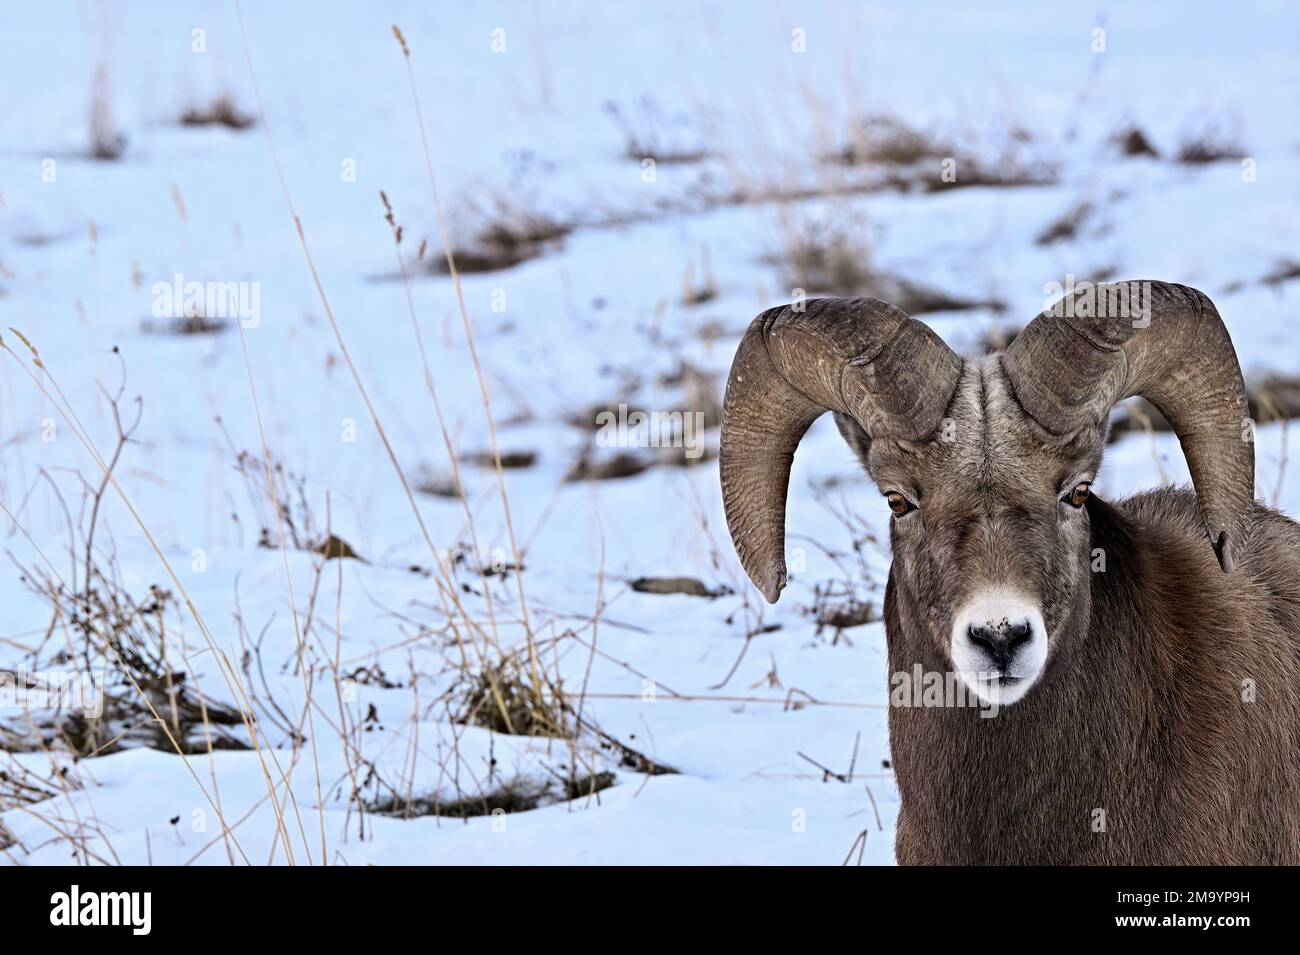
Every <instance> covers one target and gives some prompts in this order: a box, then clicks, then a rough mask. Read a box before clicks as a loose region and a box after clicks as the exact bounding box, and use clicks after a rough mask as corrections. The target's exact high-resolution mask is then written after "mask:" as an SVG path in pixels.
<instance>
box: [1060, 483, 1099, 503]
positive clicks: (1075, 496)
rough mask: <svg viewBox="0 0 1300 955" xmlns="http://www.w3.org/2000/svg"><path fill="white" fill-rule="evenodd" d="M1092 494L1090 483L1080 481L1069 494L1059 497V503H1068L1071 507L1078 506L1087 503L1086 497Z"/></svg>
mask: <svg viewBox="0 0 1300 955" xmlns="http://www.w3.org/2000/svg"><path fill="white" fill-rule="evenodd" d="M1091 494H1092V485H1091V484H1089V483H1088V482H1087V481H1081V482H1080V483H1078V484H1076V485H1075V486H1074V490H1072V491H1071V492H1070V493H1069V494H1067V495H1065V497H1063V498H1061V503H1063V504H1069V505H1070V506H1071V507H1074V508H1079V507H1083V505H1084V504H1086V503H1088V498H1089V496H1090V495H1091Z"/></svg>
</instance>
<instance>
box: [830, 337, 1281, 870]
mask: <svg viewBox="0 0 1300 955" xmlns="http://www.w3.org/2000/svg"><path fill="white" fill-rule="evenodd" d="M948 415H949V416H948V419H947V420H946V422H945V427H944V428H941V429H940V434H941V435H942V436H943V437H941V438H940V439H936V440H934V441H930V442H927V443H923V444H915V443H911V442H901V441H897V440H892V439H880V440H877V441H875V442H872V441H870V440H869V439H868V438H867V436H866V434H865V432H863V431H862V429H861V428H859V427H857V426H856V425H855V424H854V422H853V421H852V419H848V418H844V417H842V416H837V422H838V423H839V425H840V429H841V432H842V433H843V434H844V436H845V438H846V439H847V440H848V442H849V444H850V445H851V446H852V447H853V448H854V450H855V451H856V452H857V453H858V455H859V456H860V457H861V458H862V460H863V463H864V464H865V466H866V467H867V470H868V471H869V473H870V474H871V476H872V477H873V479H874V480H875V481H876V483H877V485H878V486H879V487H880V489H881V490H882V491H899V492H901V493H905V494H906V495H907V496H908V497H909V498H911V499H912V500H914V501H915V502H916V503H917V504H918V505H919V508H918V510H917V511H914V512H912V513H910V514H908V515H905V516H901V517H897V518H895V519H894V521H893V528H892V533H891V540H892V543H893V548H894V564H893V568H892V569H891V572H890V578H889V585H888V588H887V591H886V597H885V624H886V632H887V637H888V645H889V664H890V670H891V672H892V673H900V672H910V671H911V670H912V669H913V667H914V665H916V664H918V663H919V664H920V665H921V666H922V668H923V669H924V670H925V671H927V672H945V671H948V670H951V668H952V664H951V662H950V660H949V659H948V641H949V630H950V627H951V620H952V614H953V612H954V609H955V608H956V607H958V606H960V604H961V602H962V600H964V599H965V598H966V597H968V596H969V595H970V594H971V593H972V592H973V590H975V589H977V588H979V587H981V586H992V585H999V586H1001V585H1012V586H1015V587H1016V588H1017V589H1019V590H1021V591H1023V592H1026V593H1028V594H1029V595H1030V596H1032V597H1035V598H1037V599H1038V600H1039V601H1041V606H1042V613H1043V617H1044V620H1045V622H1046V625H1047V630H1048V647H1049V651H1048V652H1049V655H1048V659H1047V664H1046V667H1045V670H1044V672H1043V674H1042V676H1041V677H1040V678H1039V681H1038V682H1037V684H1036V685H1034V686H1033V687H1032V688H1031V689H1030V690H1029V692H1028V693H1027V694H1026V696H1025V697H1024V699H1022V700H1020V701H1019V702H1017V703H1014V704H1011V705H1009V706H1005V707H1002V708H1001V709H1000V710H999V712H998V714H997V715H996V716H994V717H992V718H987V717H981V715H980V710H979V709H976V708H969V707H966V708H961V707H930V708H925V707H918V708H906V707H896V708H892V709H891V712H890V720H889V733H890V742H891V748H892V751H893V758H894V759H893V762H894V768H895V773H896V776H897V781H898V786H899V790H900V792H901V795H902V809H901V812H900V815H899V820H898V831H897V857H898V861H899V862H900V863H904V864H916V863H923V864H926V863H928V864H936V863H953V864H1107V865H1114V864H1239V863H1256V864H1260V863H1262V864H1270V863H1290V864H1297V863H1300V526H1297V525H1296V524H1295V523H1293V522H1292V521H1290V520H1288V519H1287V518H1285V517H1283V516H1281V515H1280V514H1277V513H1276V512H1274V511H1271V510H1269V509H1267V508H1264V507H1262V506H1259V507H1257V509H1256V512H1255V519H1254V526H1253V528H1252V530H1251V533H1250V536H1249V537H1248V539H1247V540H1246V542H1245V544H1244V546H1243V548H1242V552H1241V554H1240V555H1239V564H1238V568H1237V570H1236V571H1235V572H1234V573H1232V574H1224V573H1223V572H1222V571H1221V570H1220V568H1219V566H1218V564H1217V563H1216V560H1215V557H1214V553H1213V551H1212V549H1211V547H1210V545H1209V543H1208V542H1207V540H1206V536H1205V532H1204V527H1203V524H1202V519H1201V511H1200V506H1199V504H1198V501H1197V498H1196V495H1195V494H1194V492H1193V491H1192V490H1191V489H1187V488H1180V489H1175V488H1165V489H1161V490H1158V491H1153V492H1149V493H1145V494H1140V495H1138V496H1136V497H1133V498H1130V499H1128V500H1125V501H1120V502H1118V503H1116V504H1108V503H1106V502H1104V501H1102V500H1100V499H1098V498H1097V497H1095V496H1094V497H1093V498H1092V499H1091V500H1090V501H1089V502H1088V504H1087V506H1086V507H1084V508H1083V509H1082V510H1074V509H1073V508H1070V507H1069V506H1068V505H1066V504H1062V503H1060V500H1059V499H1060V497H1061V494H1062V490H1063V489H1067V490H1068V487H1069V486H1070V485H1072V483H1073V482H1075V481H1077V480H1086V479H1088V478H1090V477H1091V476H1093V475H1095V473H1096V469H1097V468H1098V467H1100V463H1101V453H1102V449H1103V447H1104V437H1105V436H1104V434H1103V433H1102V432H1101V430H1100V429H1092V428H1088V429H1085V430H1084V431H1082V432H1079V433H1076V434H1073V435H1070V436H1068V437H1067V438H1065V439H1060V438H1055V437H1053V436H1051V435H1049V434H1047V433H1046V432H1044V431H1043V430H1042V429H1041V428H1039V427H1038V426H1037V424H1036V423H1035V422H1034V421H1033V420H1032V419H1031V418H1029V417H1028V416H1026V415H1025V414H1024V412H1023V411H1022V410H1020V408H1019V405H1018V404H1017V402H1016V399H1015V396H1014V394H1012V392H1011V389H1010V387H1009V385H1008V384H1007V381H1006V378H1005V374H1004V372H1003V369H1002V366H1001V364H1000V360H999V359H998V357H997V356H994V357H993V358H990V359H987V360H985V361H984V362H983V363H981V364H975V363H967V364H966V365H965V367H964V368H963V370H962V375H961V380H960V382H959V385H958V389H957V393H956V395H955V396H954V398H953V401H952V404H951V407H950V408H949V412H948ZM1098 553H1101V554H1104V560H1105V571H1104V572H1096V571H1094V569H1093V564H1094V562H1095V560H1096V557H1097V554H1098ZM1249 681H1253V700H1250V699H1248V698H1249V697H1250V692H1249V690H1250V687H1251V683H1250V682H1249ZM1098 810H1101V811H1103V812H1104V828H1102V827H1099V826H1098V820H1099V819H1100V818H1101V817H1099V815H1098V813H1097V811H1098Z"/></svg>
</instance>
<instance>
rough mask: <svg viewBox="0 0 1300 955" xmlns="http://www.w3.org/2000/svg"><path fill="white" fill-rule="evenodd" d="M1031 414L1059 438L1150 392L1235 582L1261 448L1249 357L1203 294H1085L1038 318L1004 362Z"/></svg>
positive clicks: (1126, 285) (1156, 288) (1152, 288)
mask: <svg viewBox="0 0 1300 955" xmlns="http://www.w3.org/2000/svg"><path fill="white" fill-rule="evenodd" d="M1002 363H1003V366H1004V368H1005V369H1006V373H1007V377H1008V378H1009V379H1010V381H1011V385H1012V388H1013V389H1014V390H1015V393H1016V397H1017V399H1018V400H1019V401H1020V405H1021V407H1023V408H1024V410H1025V411H1026V412H1027V413H1028V414H1029V415H1030V416H1032V417H1033V418H1034V419H1035V420H1036V421H1037V422H1038V423H1039V424H1040V425H1042V426H1043V427H1044V428H1045V429H1047V430H1048V431H1050V432H1052V433H1053V434H1058V435H1064V434H1069V433H1070V432H1071V431H1075V430H1077V429H1079V428H1081V427H1084V426H1085V425H1088V426H1097V425H1099V424H1100V423H1101V422H1102V421H1103V420H1104V419H1105V418H1106V416H1107V415H1108V414H1109V413H1110V409H1111V408H1112V406H1114V404H1115V403H1116V402H1118V401H1122V400H1124V399H1125V398H1129V397H1132V396H1134V395H1141V396H1142V397H1144V398H1146V399H1147V400H1148V401H1150V402H1151V403H1152V404H1153V405H1155V406H1156V407H1157V408H1159V409H1160V413H1161V414H1163V415H1164V416H1165V417H1166V418H1168V419H1169V423H1170V424H1171V425H1172V426H1173V429H1174V432H1175V433H1176V434H1177V435H1178V440H1179V441H1180V442H1181V443H1182V446H1183V454H1184V455H1186V457H1187V463H1188V466H1189V468H1190V469H1191V473H1192V481H1193V483H1194V484H1195V485H1196V493H1197V496H1198V497H1199V499H1200V502H1201V511H1202V514H1203V516H1204V519H1205V529H1206V534H1207V535H1208V536H1209V539H1210V543H1211V545H1212V546H1213V547H1214V552H1215V554H1216V556H1217V557H1218V558H1219V565H1220V566H1221V567H1222V568H1223V571H1224V573H1231V572H1232V570H1233V568H1234V567H1235V564H1236V560H1235V554H1236V553H1239V552H1240V551H1239V548H1240V547H1241V545H1242V543H1243V542H1244V540H1245V537H1246V534H1247V531H1248V529H1249V525H1250V518H1251V513H1252V511H1253V508H1254V498H1255V451H1254V445H1253V444H1252V443H1251V442H1250V440H1249V438H1250V436H1249V433H1248V431H1247V430H1246V429H1247V425H1246V424H1245V422H1246V420H1247V418H1248V416H1249V411H1248V410H1247V405H1246V387H1245V384H1244V383H1243V381H1242V378H1241V366H1240V365H1239V364H1238V362H1237V353H1236V351H1235V350H1234V349H1233V347H1232V340H1231V339H1230V338H1229V337H1228V330H1227V329H1226V328H1225V327H1224V325H1223V319H1222V318H1220V317H1219V313H1218V311H1217V310H1216V309H1215V307H1214V304H1213V303H1212V302H1211V301H1210V300H1209V298H1207V297H1206V295H1205V294H1204V293H1203V292H1199V291H1197V290H1196V289H1193V288H1188V287H1186V286H1184V285H1173V284H1171V283H1168V282H1118V283H1114V284H1107V285H1094V286H1090V287H1088V288H1083V289H1081V290H1079V291H1078V292H1076V293H1075V295H1074V296H1073V298H1070V299H1063V300H1062V301H1061V302H1058V303H1056V305H1054V306H1053V307H1052V308H1049V309H1048V310H1047V311H1045V312H1043V313H1042V314H1041V315H1039V316H1038V317H1037V318H1035V319H1034V320H1033V321H1032V322H1030V323H1029V325H1028V326H1027V327H1026V328H1025V330H1024V331H1022V332H1021V333H1020V335H1019V336H1018V337H1017V338H1016V340H1015V341H1014V342H1012V343H1011V346H1010V347H1009V348H1008V349H1007V351H1006V354H1004V355H1003V357H1002Z"/></svg>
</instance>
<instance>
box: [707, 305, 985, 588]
mask: <svg viewBox="0 0 1300 955" xmlns="http://www.w3.org/2000/svg"><path fill="white" fill-rule="evenodd" d="M960 372H961V360H960V359H959V358H957V356H956V355H954V354H953V353H952V352H951V351H950V350H949V348H948V346H947V345H945V344H944V343H943V340H942V339H941V338H939V336H938V335H936V334H935V333H934V332H932V331H931V330H930V329H929V328H928V327H927V326H925V325H924V324H922V323H921V322H918V321H916V320H915V319H913V318H909V317H908V315H907V314H906V313H905V312H902V311H900V310H899V309H897V308H895V307H894V306H892V305H889V304H887V303H885V302H879V301H876V300H875V299H872V298H845V299H837V298H825V299H810V300H809V301H807V302H805V303H803V306H802V308H800V307H798V306H793V305H785V306H782V307H780V308H773V309H769V310H768V311H766V312H764V313H763V314H761V315H759V316H758V317H757V318H756V319H754V321H753V323H752V324H750V326H749V330H748V331H746V332H745V337H744V338H743V339H741V342H740V347H739V348H738V349H737V350H736V357H735V360H734V361H733V362H732V364H731V376H730V377H729V378H728V380H727V394H726V398H725V399H724V401H723V406H722V447H721V453H720V462H719V463H720V469H721V474H722V503H723V506H724V507H725V509H726V513H727V528H728V529H729V530H730V531H731V539H732V541H733V543H734V544H735V545H736V553H737V554H739V555H740V562H741V564H742V565H743V566H744V568H745V572H746V573H747V574H749V579H750V580H752V581H753V582H754V584H755V586H757V587H758V589H759V590H760V591H762V593H763V596H764V597H766V598H767V600H768V602H770V603H776V600H777V598H778V597H779V596H780V595H781V590H782V588H783V587H785V583H786V571H785V500H786V492H787V490H788V489H789V485H790V465H791V462H792V461H793V460H794V452H795V448H797V447H798V446H799V440H800V439H801V438H802V437H803V435H804V432H806V431H807V430H808V426H809V425H811V424H812V423H813V421H814V420H816V419H817V417H818V416H820V415H821V414H822V413H823V412H826V411H838V412H841V413H843V414H847V415H849V416H850V417H852V418H853V419H854V420H855V421H857V422H858V424H859V425H861V426H862V428H863V430H864V431H866V432H867V434H868V435H869V436H870V437H872V438H877V437H880V436H882V435H891V436H894V437H898V438H903V439H907V440H921V439H924V438H926V437H928V436H929V435H930V434H932V433H933V432H934V431H935V429H936V428H937V427H938V425H939V422H940V421H941V420H942V418H943V414H944V411H945V410H946V409H947V407H948V402H949V401H950V400H951V398H952V395H953V392H954V391H955V389H956V387H957V378H958V376H959V375H960Z"/></svg>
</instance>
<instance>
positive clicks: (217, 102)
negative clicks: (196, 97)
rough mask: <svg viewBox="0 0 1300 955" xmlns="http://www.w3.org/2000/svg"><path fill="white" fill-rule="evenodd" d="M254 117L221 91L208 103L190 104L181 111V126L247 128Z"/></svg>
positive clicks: (254, 120) (251, 123)
mask: <svg viewBox="0 0 1300 955" xmlns="http://www.w3.org/2000/svg"><path fill="white" fill-rule="evenodd" d="M255 122H257V120H256V119H254V118H253V117H252V116H250V115H249V114H247V113H245V112H243V111H242V110H240V109H239V107H237V106H236V105H235V101H234V99H233V98H232V97H231V96H230V94H228V93H222V94H221V95H220V96H218V97H217V98H216V99H214V100H212V101H211V102H210V103H206V104H204V105H202V106H191V107H190V108H189V109H187V110H185V112H183V113H181V118H180V123H181V125H182V126H224V127H226V128H227V129H248V128H249V127H250V126H252V125H253V124H254V123H255Z"/></svg>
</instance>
